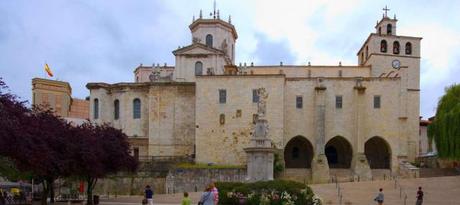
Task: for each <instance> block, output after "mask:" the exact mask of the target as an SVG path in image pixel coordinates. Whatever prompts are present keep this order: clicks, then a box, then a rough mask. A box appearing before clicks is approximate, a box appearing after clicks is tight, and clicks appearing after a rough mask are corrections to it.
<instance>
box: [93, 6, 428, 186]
mask: <svg viewBox="0 0 460 205" xmlns="http://www.w3.org/2000/svg"><path fill="white" fill-rule="evenodd" d="M396 24H397V19H391V18H389V17H387V16H386V15H384V17H383V18H382V19H381V20H380V21H379V22H378V23H377V25H376V26H375V29H376V32H375V33H371V34H370V35H369V37H368V38H367V39H366V40H365V41H364V43H363V45H362V47H361V48H360V49H359V50H358V52H357V57H358V63H357V65H353V66H344V65H341V64H339V65H337V66H328V65H311V64H310V63H308V64H307V65H282V64H280V65H262V66H256V65H253V64H252V63H251V65H247V64H244V65H241V64H240V65H239V66H238V65H235V50H236V49H235V48H236V47H235V45H236V40H237V38H238V35H237V32H236V29H235V27H234V25H233V24H232V23H231V20H230V19H229V20H228V21H224V20H222V19H220V17H219V16H218V15H217V16H215V15H214V16H213V17H211V18H210V19H204V18H203V17H202V16H201V14H200V17H199V18H198V19H194V21H193V23H192V24H191V25H190V26H189V28H190V30H191V34H192V35H191V36H192V39H191V40H192V43H191V44H190V45H189V46H185V47H181V48H178V49H177V50H175V51H173V54H174V55H175V58H176V65H175V66H174V67H172V66H169V67H168V66H166V65H164V66H163V65H161V66H160V65H158V64H157V65H155V64H154V65H152V66H143V65H140V66H139V67H138V68H136V69H135V71H134V78H135V82H132V83H116V84H107V83H88V84H87V88H88V89H89V90H90V96H91V105H90V118H91V120H93V121H96V122H101V123H102V122H109V123H112V124H113V126H115V127H117V128H121V129H122V130H123V131H124V132H125V133H126V134H128V135H129V136H130V139H131V140H136V144H133V149H134V150H135V154H137V155H139V156H184V155H190V156H194V157H195V161H196V162H198V163H215V164H232V165H244V164H245V163H246V154H245V152H244V148H246V147H247V146H248V143H249V140H250V137H251V135H252V130H253V129H254V122H255V117H256V115H255V114H256V113H257V101H258V96H257V95H256V92H255V90H256V89H258V88H265V90H266V91H267V93H268V94H269V98H268V99H267V113H266V119H267V121H268V124H269V134H268V137H269V138H270V139H271V140H272V144H273V145H274V146H275V147H276V148H277V149H280V150H282V153H283V154H284V156H283V158H284V161H285V165H286V167H287V168H305V169H310V168H312V167H313V170H312V172H313V173H315V169H316V173H319V172H320V171H319V170H326V171H327V170H328V169H330V168H345V169H350V170H352V171H353V173H354V174H355V175H358V176H362V177H370V175H371V174H370V170H371V169H390V170H392V171H397V170H398V169H399V163H400V162H403V161H414V159H415V157H416V156H417V155H418V150H419V149H418V132H419V104H420V98H419V94H420V41H421V39H422V38H419V37H412V36H400V35H397V33H396ZM117 104H118V105H117ZM116 113H118V114H116ZM135 113H137V114H135ZM115 115H117V117H115ZM136 150H137V151H136ZM318 167H320V168H318ZM325 173H327V172H325ZM313 175H314V174H313ZM320 178H321V177H320ZM319 181H321V180H319Z"/></svg>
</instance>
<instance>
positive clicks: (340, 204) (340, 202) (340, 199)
mask: <svg viewBox="0 0 460 205" xmlns="http://www.w3.org/2000/svg"><path fill="white" fill-rule="evenodd" d="M339 205H342V194H340V197H339Z"/></svg>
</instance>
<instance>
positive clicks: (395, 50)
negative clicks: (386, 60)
mask: <svg viewBox="0 0 460 205" xmlns="http://www.w3.org/2000/svg"><path fill="white" fill-rule="evenodd" d="M393 54H399V42H398V41H395V42H393Z"/></svg>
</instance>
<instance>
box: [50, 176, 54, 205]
mask: <svg viewBox="0 0 460 205" xmlns="http://www.w3.org/2000/svg"><path fill="white" fill-rule="evenodd" d="M49 183H50V184H49V191H50V203H51V204H54V181H50V182H49Z"/></svg>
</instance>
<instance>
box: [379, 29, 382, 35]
mask: <svg viewBox="0 0 460 205" xmlns="http://www.w3.org/2000/svg"><path fill="white" fill-rule="evenodd" d="M379 35H382V27H379Z"/></svg>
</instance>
